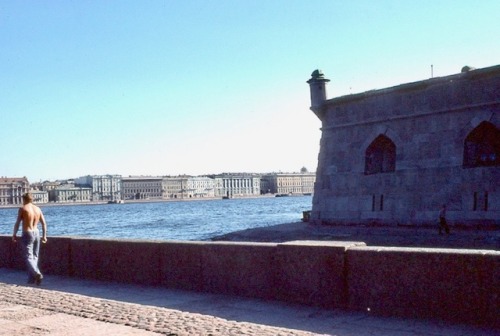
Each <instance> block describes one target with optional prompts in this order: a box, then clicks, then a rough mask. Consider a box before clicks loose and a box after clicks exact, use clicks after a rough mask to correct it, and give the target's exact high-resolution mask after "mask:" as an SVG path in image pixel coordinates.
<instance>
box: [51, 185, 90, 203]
mask: <svg viewBox="0 0 500 336" xmlns="http://www.w3.org/2000/svg"><path fill="white" fill-rule="evenodd" d="M91 195H92V189H91V188H82V187H74V186H71V185H63V186H60V187H57V188H55V189H51V190H50V191H49V200H50V201H51V202H55V203H86V202H90V197H91Z"/></svg>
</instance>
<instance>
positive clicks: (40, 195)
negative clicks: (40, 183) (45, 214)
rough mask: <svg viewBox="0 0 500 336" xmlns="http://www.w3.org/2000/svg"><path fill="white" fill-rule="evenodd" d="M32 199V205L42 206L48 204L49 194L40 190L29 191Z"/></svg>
mask: <svg viewBox="0 0 500 336" xmlns="http://www.w3.org/2000/svg"><path fill="white" fill-rule="evenodd" d="M30 193H31V195H32V197H33V203H37V204H43V203H48V202H49V192H48V191H41V190H33V189H32V190H31V191H30Z"/></svg>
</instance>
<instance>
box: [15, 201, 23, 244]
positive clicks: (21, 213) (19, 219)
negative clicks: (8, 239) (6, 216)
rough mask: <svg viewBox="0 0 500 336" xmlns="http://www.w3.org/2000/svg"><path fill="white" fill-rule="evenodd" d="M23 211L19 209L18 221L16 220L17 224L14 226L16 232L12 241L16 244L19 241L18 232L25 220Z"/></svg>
mask: <svg viewBox="0 0 500 336" xmlns="http://www.w3.org/2000/svg"><path fill="white" fill-rule="evenodd" d="M22 211H23V209H19V211H18V212H17V219H16V224H14V232H13V233H12V241H13V242H14V243H15V242H16V241H17V237H16V236H17V231H18V230H19V224H21V221H22V219H23V212H22Z"/></svg>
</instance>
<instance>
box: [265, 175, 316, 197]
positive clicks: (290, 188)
mask: <svg viewBox="0 0 500 336" xmlns="http://www.w3.org/2000/svg"><path fill="white" fill-rule="evenodd" d="M261 180H262V182H261V183H262V185H263V186H265V188H266V189H265V190H264V192H265V193H271V194H290V195H308V194H312V193H313V191H314V182H315V181H316V173H271V174H265V175H263V176H262V178H261Z"/></svg>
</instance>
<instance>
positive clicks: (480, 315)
mask: <svg viewBox="0 0 500 336" xmlns="http://www.w3.org/2000/svg"><path fill="white" fill-rule="evenodd" d="M499 265H500V252H499V251H489V250H488V251H486V250H458V249H457V250H455V249H428V248H388V247H367V246H366V245H365V244H364V243H362V242H324V241H295V242H287V243H280V244H278V243H235V242H180V241H139V240H111V239H110V240H103V239H90V238H63V237H52V238H51V239H50V241H49V243H47V244H44V245H42V251H41V269H42V271H43V272H44V273H45V274H55V275H66V276H74V277H78V278H84V279H98V280H105V281H116V282H126V283H135V284H144V285H154V286H164V287H168V288H176V289H183V290H191V291H203V292H211V293H222V294H229V295H239V296H246V297H253V298H261V299H266V300H280V301H285V302H291V303H299V304H305V305H313V306H321V307H324V308H332V309H333V308H339V309H350V310H363V311H367V312H369V313H372V314H376V315H387V316H407V317H416V318H438V319H443V320H451V321H458V322H462V323H474V324H483V325H495V324H496V326H498V321H497V320H496V319H497V318H498V312H499V302H500V295H499V291H500V271H499V269H500V268H499ZM0 267H6V268H15V269H24V268H25V266H24V261H23V260H22V255H21V251H20V249H19V244H14V243H12V242H11V237H10V236H0Z"/></svg>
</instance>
